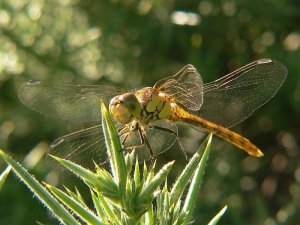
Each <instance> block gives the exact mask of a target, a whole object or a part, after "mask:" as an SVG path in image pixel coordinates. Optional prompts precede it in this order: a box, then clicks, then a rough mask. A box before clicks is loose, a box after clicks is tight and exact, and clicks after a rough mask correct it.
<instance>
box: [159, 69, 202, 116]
mask: <svg viewBox="0 0 300 225" xmlns="http://www.w3.org/2000/svg"><path fill="white" fill-rule="evenodd" d="M154 88H157V89H158V90H159V91H160V92H163V93H165V94H167V95H169V96H171V97H172V98H173V99H174V100H175V101H176V102H177V103H179V104H181V105H183V106H184V107H186V108H188V109H190V110H193V111H195V110H199V109H200V107H201V104H202V102H203V91H202V89H203V82H202V78H201V76H200V74H199V73H198V71H197V70H196V68H195V67H194V66H193V65H190V64H189V65H186V66H184V67H183V68H182V69H181V70H180V71H179V72H178V73H177V74H175V75H173V76H169V77H166V78H164V79H161V80H159V81H158V82H156V84H155V85H154Z"/></svg>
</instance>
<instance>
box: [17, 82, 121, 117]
mask: <svg viewBox="0 0 300 225" xmlns="http://www.w3.org/2000/svg"><path fill="white" fill-rule="evenodd" d="M123 91H124V90H123V89H121V88H117V87H111V86H102V85H72V84H62V83H46V82H43V81H29V82H26V83H24V84H23V85H22V86H21V88H20V90H19V98H20V100H21V102H22V103H23V104H25V105H26V106H28V107H29V108H31V109H33V110H35V111H36V112H39V113H41V114H44V115H46V116H50V117H55V118H60V119H68V120H75V121H81V122H88V121H100V119H101V113H100V100H101V99H102V100H103V101H104V102H106V103H107V104H108V103H109V101H110V99H111V98H112V97H113V96H115V95H117V94H120V93H122V92H123Z"/></svg>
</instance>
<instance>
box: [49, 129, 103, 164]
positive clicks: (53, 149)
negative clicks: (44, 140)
mask: <svg viewBox="0 0 300 225" xmlns="http://www.w3.org/2000/svg"><path fill="white" fill-rule="evenodd" d="M49 154H51V155H54V156H58V157H60V158H63V159H67V160H70V161H72V162H74V163H77V164H79V165H81V166H83V167H85V168H89V169H92V170H93V169H95V165H94V163H93V162H95V163H97V164H98V165H101V164H102V163H104V162H105V161H106V160H107V154H106V148H105V143H104V136H103V133H102V126H101V125H97V126H93V127H90V128H87V129H84V130H80V131H77V132H74V133H71V134H68V135H65V136H62V137H60V138H58V139H56V140H55V141H54V142H53V143H52V144H51V145H50V148H49ZM51 163H52V161H51ZM54 165H57V163H54Z"/></svg>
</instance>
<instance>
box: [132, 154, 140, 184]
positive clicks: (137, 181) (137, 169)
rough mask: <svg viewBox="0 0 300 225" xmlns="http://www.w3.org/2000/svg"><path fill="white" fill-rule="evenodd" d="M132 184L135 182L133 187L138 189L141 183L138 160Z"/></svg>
mask: <svg viewBox="0 0 300 225" xmlns="http://www.w3.org/2000/svg"><path fill="white" fill-rule="evenodd" d="M133 176H134V182H135V186H136V187H139V186H140V183H141V174H140V166H139V162H138V159H136V162H135V168H134V175H133Z"/></svg>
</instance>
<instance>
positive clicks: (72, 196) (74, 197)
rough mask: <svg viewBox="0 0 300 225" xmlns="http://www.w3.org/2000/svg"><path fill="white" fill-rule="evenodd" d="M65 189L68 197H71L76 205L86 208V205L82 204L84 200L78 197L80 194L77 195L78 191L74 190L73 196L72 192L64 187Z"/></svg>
mask: <svg viewBox="0 0 300 225" xmlns="http://www.w3.org/2000/svg"><path fill="white" fill-rule="evenodd" d="M64 188H65V190H66V191H67V192H68V194H69V196H70V197H71V198H73V199H74V200H75V201H77V202H78V203H80V204H81V205H85V206H86V204H85V202H84V200H83V198H82V196H81V195H80V193H79V191H78V189H77V188H76V193H77V194H75V193H74V192H73V191H71V190H70V189H69V188H67V187H64Z"/></svg>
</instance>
